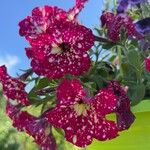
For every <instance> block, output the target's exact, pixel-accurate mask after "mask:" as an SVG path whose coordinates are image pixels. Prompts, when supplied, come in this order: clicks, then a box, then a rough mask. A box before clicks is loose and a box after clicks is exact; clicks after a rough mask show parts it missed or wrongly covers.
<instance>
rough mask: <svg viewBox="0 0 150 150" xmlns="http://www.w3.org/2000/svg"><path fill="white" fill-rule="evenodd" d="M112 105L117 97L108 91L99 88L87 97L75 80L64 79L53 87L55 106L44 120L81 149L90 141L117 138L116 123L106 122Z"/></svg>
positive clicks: (111, 110)
mask: <svg viewBox="0 0 150 150" xmlns="http://www.w3.org/2000/svg"><path fill="white" fill-rule="evenodd" d="M116 106H117V98H116V96H115V95H114V94H113V92H112V91H111V90H109V89H106V88H103V89H101V90H100V91H99V92H98V94H97V95H95V96H94V97H88V96H87V94H86V91H85V90H84V88H83V86H82V85H81V83H80V81H79V80H76V79H72V80H69V79H65V80H64V81H62V83H61V84H60V85H59V87H58V88H57V106H56V107H55V108H54V109H53V110H49V111H47V112H46V113H45V117H46V118H47V119H48V121H49V122H50V124H52V125H53V126H54V127H57V128H62V129H63V130H64V132H65V138H66V140H67V141H69V142H71V143H73V144H74V145H76V146H78V147H85V146H87V145H89V144H91V142H92V140H93V138H95V139H98V140H102V141H104V140H108V139H112V138H115V137H116V136H117V135H118V129H117V126H116V123H115V122H114V121H110V120H107V119H106V115H107V114H110V113H112V112H113V111H114V110H116Z"/></svg>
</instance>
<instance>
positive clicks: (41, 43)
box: [19, 0, 95, 79]
mask: <svg viewBox="0 0 150 150" xmlns="http://www.w3.org/2000/svg"><path fill="white" fill-rule="evenodd" d="M86 1H87V0H77V1H76V5H75V7H73V9H72V10H71V9H70V11H68V12H65V11H63V10H62V9H59V8H57V7H50V6H44V7H42V8H40V7H37V8H35V9H33V11H32V16H28V17H27V18H26V19H24V20H23V21H21V22H20V23H19V26H20V35H22V36H25V37H26V39H27V40H28V41H29V43H30V45H31V47H29V48H26V54H27V56H28V57H29V58H30V59H31V66H32V69H33V71H34V72H35V73H37V74H38V75H43V76H46V77H48V78H50V79H57V78H61V77H63V76H65V75H67V74H71V75H75V76H78V75H81V74H83V73H85V72H87V71H88V70H89V68H90V65H91V61H90V57H89V55H88V53H87V52H88V50H90V48H91V47H92V46H93V45H94V40H95V38H94V35H93V34H92V31H91V30H90V29H88V28H86V27H85V26H83V25H79V23H78V22H77V21H76V16H77V15H78V13H79V12H80V11H81V9H82V8H83V7H84V4H85V2H86ZM73 14H74V16H73V18H72V19H70V18H69V16H70V15H73Z"/></svg>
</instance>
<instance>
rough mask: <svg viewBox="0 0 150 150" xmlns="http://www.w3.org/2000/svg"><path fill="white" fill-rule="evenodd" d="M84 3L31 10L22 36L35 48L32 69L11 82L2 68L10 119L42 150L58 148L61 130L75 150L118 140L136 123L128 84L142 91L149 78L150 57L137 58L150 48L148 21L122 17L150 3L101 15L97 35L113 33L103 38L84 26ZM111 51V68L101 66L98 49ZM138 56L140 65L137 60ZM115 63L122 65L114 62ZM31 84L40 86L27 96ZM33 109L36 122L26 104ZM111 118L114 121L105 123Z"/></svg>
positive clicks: (123, 4) (122, 3) (122, 4)
mask: <svg viewBox="0 0 150 150" xmlns="http://www.w3.org/2000/svg"><path fill="white" fill-rule="evenodd" d="M87 1H88V0H76V4H75V6H74V7H73V8H70V9H69V10H68V11H65V10H63V9H61V8H58V7H56V6H48V5H45V6H43V7H36V8H34V9H33V10H32V14H31V15H30V16H27V17H26V18H25V19H23V20H22V21H20V22H19V27H20V29H19V33H20V35H21V36H23V37H25V39H26V40H27V41H28V42H29V44H30V46H29V47H27V48H25V52H26V55H27V57H28V58H29V59H30V61H31V68H30V69H29V70H27V72H26V73H25V74H23V75H21V76H20V77H18V78H13V77H11V76H9V75H8V73H7V69H6V67H5V66H1V67H0V82H1V83H2V87H3V94H4V95H5V97H6V98H7V104H6V114H7V115H8V116H9V118H10V119H11V120H12V122H13V126H14V127H15V128H17V129H18V131H22V132H26V133H27V134H28V135H30V136H32V137H33V139H34V141H35V142H36V143H37V144H38V145H39V146H40V147H41V148H42V149H43V150H56V149H57V145H56V143H57V141H56V140H57V137H55V134H54V132H53V130H52V129H53V128H60V129H61V130H62V131H64V136H65V139H66V140H67V141H69V142H70V143H72V144H74V145H76V146H78V147H86V146H87V145H89V144H91V143H92V141H93V139H97V140H100V141H105V140H110V139H113V138H116V137H117V136H118V135H119V133H120V132H121V131H123V130H126V129H128V128H129V127H130V126H131V124H132V123H133V122H134V120H135V116H134V114H133V113H132V112H131V108H130V103H131V101H132V99H131V100H130V93H131V89H132V86H131V84H129V82H128V81H127V80H126V78H127V79H129V81H130V82H131V81H133V83H135V84H137V85H136V86H137V87H138V86H139V83H141V84H142V85H143V84H144V83H146V82H147V80H148V79H147V80H144V79H143V78H144V77H143V76H144V75H145V71H146V70H147V72H146V73H149V72H150V59H149V57H148V56H147V53H146V54H145V53H144V54H143V52H140V53H138V50H137V47H138V46H137V45H138V40H140V42H144V44H148V46H149V43H146V42H147V40H145V39H146V36H145V35H147V34H148V32H149V31H150V28H149V24H150V21H149V20H150V19H149V18H144V19H142V20H139V21H137V22H136V23H135V22H134V21H133V19H132V18H131V17H130V16H128V15H127V14H124V12H125V9H126V8H127V7H128V5H130V4H131V5H133V4H134V5H137V4H140V3H143V2H147V1H146V0H145V1H144V0H143V1H132V0H128V1H124V0H119V1H118V4H119V5H118V9H117V13H116V14H115V13H114V12H108V11H104V12H103V13H102V15H101V17H100V19H101V24H102V29H104V32H103V33H102V34H101V32H102V31H101V30H99V31H100V32H99V34H100V35H106V34H108V39H107V35H106V38H105V37H100V36H97V35H96V36H95V35H94V34H93V32H92V30H91V29H89V28H87V27H85V26H84V25H81V24H80V22H79V20H78V14H79V13H80V12H81V10H82V9H83V8H84V6H85V4H86V3H87ZM103 27H104V28H103ZM105 29H106V30H105ZM105 31H107V33H106V32H105ZM122 33H125V35H126V37H124V38H125V39H124V41H125V40H126V42H124V43H123V42H122V43H121V40H122V39H121V34H122ZM127 39H129V40H127ZM132 40H134V42H133V45H132V46H129V51H128V50H127V49H128V44H130V43H131V42H132ZM95 41H97V42H96V43H94V42H95ZM128 41H129V42H128ZM136 42H137V43H136ZM135 43H136V44H137V45H136V44H135ZM94 44H95V45H94ZM97 44H98V46H97ZM119 44H120V45H119ZM123 44H125V45H123ZM93 46H94V48H93V49H92V47H93ZM106 46H109V47H113V46H116V47H115V48H116V51H115V54H116V55H115V58H114V59H113V60H112V61H110V63H109V62H108V61H109V59H110V58H108V57H106V58H108V59H106V58H104V59H103V58H102V60H101V61H99V58H100V54H101V51H100V49H99V47H102V48H106ZM124 46H125V48H126V51H124ZM148 46H147V48H146V49H148ZM132 47H134V50H133V49H132ZM118 48H119V50H120V53H119V52H118V51H117V50H118ZM138 48H139V47H138ZM110 49H111V48H110ZM113 52H114V49H113ZM134 54H135V57H137V59H138V60H136V61H135V60H134V59H132V58H133V56H134ZM93 55H94V57H93ZM143 56H144V57H143ZM92 58H93V59H92ZM95 58H96V59H95ZM111 59H112V58H111ZM105 60H106V61H105ZM115 60H117V62H118V63H117V66H115V65H113V63H112V62H114V61H115ZM140 61H142V62H141V64H140V65H139V62H140ZM143 62H145V68H144V67H143ZM111 63H112V64H111ZM136 67H139V68H136ZM124 68H125V69H124ZM131 68H134V69H132V70H130V69H131ZM143 68H144V69H143ZM140 69H141V70H140ZM136 71H137V72H136ZM126 72H127V73H126ZM128 72H129V73H128ZM130 72H131V75H130ZM32 73H36V76H32V75H31V74H32ZM126 74H127V75H126ZM29 75H30V76H31V77H30V78H31V79H29V78H28V76H29ZM125 75H126V76H125ZM136 75H137V76H136ZM106 76H107V77H106ZM27 78H28V79H29V80H27ZM141 78H142V79H141ZM117 80H119V81H120V82H118V81H117ZM30 81H35V85H34V87H33V89H31V90H30V92H29V93H28V92H26V90H25V87H26V84H27V83H28V82H29V83H30ZM121 84H123V85H124V86H125V87H124V86H122V85H121ZM140 86H141V85H140ZM141 87H142V86H141ZM145 87H146V86H145ZM145 87H144V90H145ZM144 90H143V91H144ZM144 92H145V91H144ZM43 97H44V98H43ZM14 101H15V103H14ZM32 105H35V106H39V105H41V107H40V108H42V109H41V114H40V115H39V116H38V117H37V116H36V115H35V116H34V115H32V113H28V108H29V107H27V106H32ZM24 107H26V109H24ZM24 110H26V111H24ZM114 114H115V118H114ZM107 115H111V116H112V118H113V119H111V120H110V119H108V117H107Z"/></svg>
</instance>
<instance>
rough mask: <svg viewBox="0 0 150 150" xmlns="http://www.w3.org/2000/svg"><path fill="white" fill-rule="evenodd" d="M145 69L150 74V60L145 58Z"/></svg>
mask: <svg viewBox="0 0 150 150" xmlns="http://www.w3.org/2000/svg"><path fill="white" fill-rule="evenodd" d="M145 68H146V70H147V71H148V72H150V58H149V57H147V58H145Z"/></svg>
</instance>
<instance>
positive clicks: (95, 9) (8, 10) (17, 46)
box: [0, 0, 102, 75]
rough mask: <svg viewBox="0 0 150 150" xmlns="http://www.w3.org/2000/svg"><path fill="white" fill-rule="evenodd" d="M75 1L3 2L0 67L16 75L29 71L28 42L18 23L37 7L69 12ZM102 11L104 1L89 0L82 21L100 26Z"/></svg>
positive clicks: (0, 15)
mask: <svg viewBox="0 0 150 150" xmlns="http://www.w3.org/2000/svg"><path fill="white" fill-rule="evenodd" d="M74 3H75V0H2V2H1V9H0V20H1V21H0V65H2V64H3V63H5V64H6V66H7V67H8V68H9V73H11V74H13V75H15V74H16V73H17V72H18V70H19V69H27V68H28V67H29V64H30V62H29V60H28V59H27V57H26V56H25V51H24V48H25V47H26V46H28V42H27V41H25V39H24V38H23V37H20V36H19V34H18V30H19V28H18V22H19V21H20V20H22V19H24V18H25V17H26V16H27V15H30V14H31V10H32V9H33V8H34V7H36V6H43V5H55V6H59V7H61V8H64V9H66V10H68V9H69V8H70V7H72V6H73V5H74ZM101 10H102V0H89V3H88V4H86V7H85V9H84V10H83V11H82V13H81V14H80V21H81V22H82V23H83V24H84V25H86V26H87V27H90V28H91V29H92V28H94V26H98V25H99V16H100V13H101Z"/></svg>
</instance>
